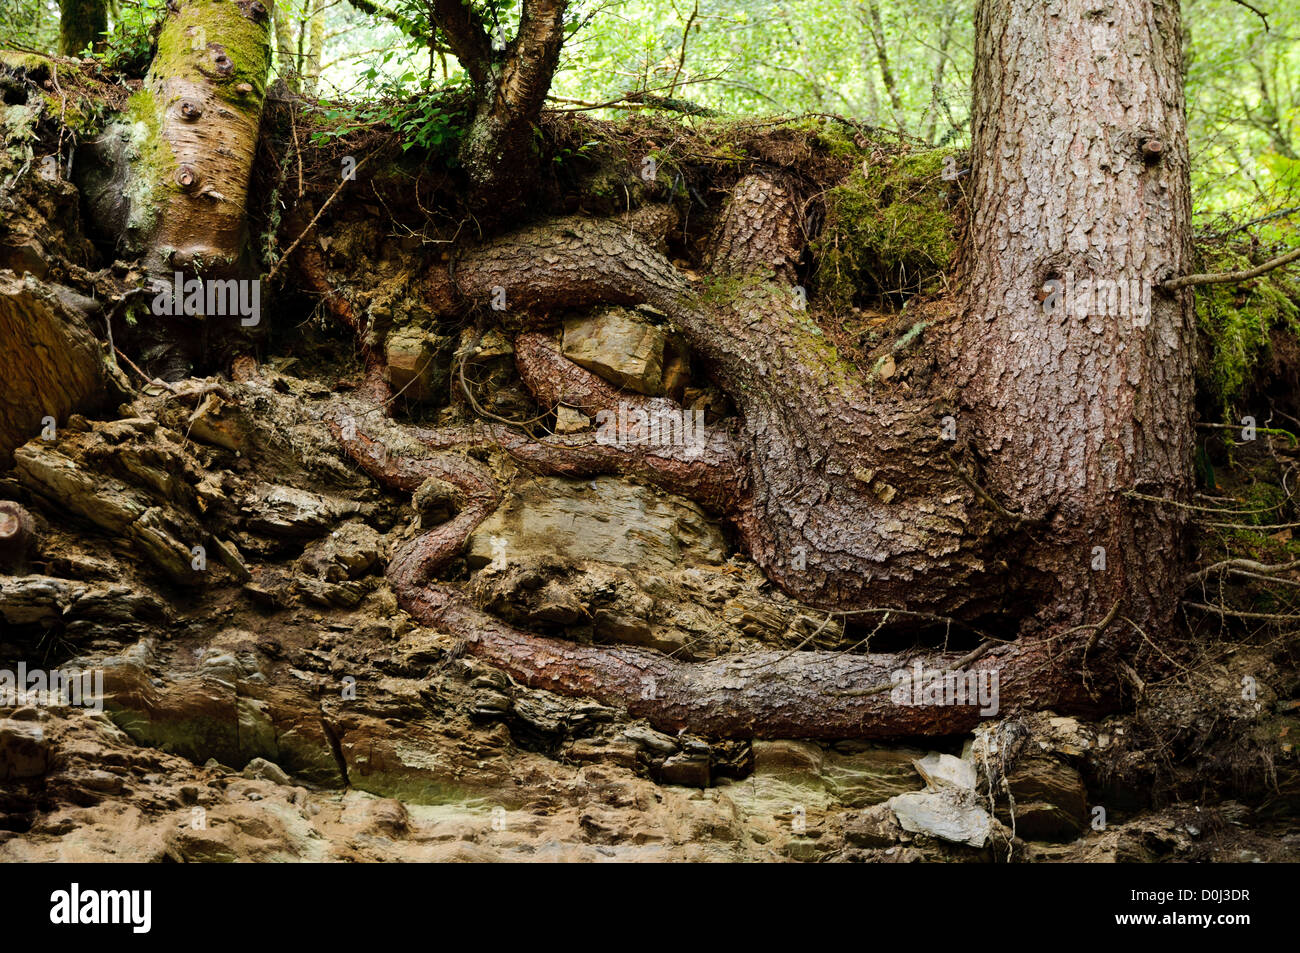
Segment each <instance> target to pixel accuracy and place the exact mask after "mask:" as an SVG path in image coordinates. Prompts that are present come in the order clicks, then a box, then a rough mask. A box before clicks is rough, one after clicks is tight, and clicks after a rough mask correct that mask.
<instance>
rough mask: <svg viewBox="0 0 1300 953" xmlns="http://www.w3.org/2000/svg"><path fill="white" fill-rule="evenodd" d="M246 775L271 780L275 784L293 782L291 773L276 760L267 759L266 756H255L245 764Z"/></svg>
mask: <svg viewBox="0 0 1300 953" xmlns="http://www.w3.org/2000/svg"><path fill="white" fill-rule="evenodd" d="M243 774H244V777H246V778H252V779H261V780H263V781H271V782H273V783H275V784H292V783H293V782H292V781H290V780H289V775H288V774H286V773H285V771H284V769H283V768H282V767H280V766H279V765H278V764H276V763H275V762H274V761H267V760H266V759H265V758H254V759H253V760H251V761H249V762H248V764H247V765H245V766H244V772H243Z"/></svg>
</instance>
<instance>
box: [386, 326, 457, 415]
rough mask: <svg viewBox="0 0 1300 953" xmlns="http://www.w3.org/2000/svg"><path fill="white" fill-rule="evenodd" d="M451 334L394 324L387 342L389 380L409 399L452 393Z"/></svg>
mask: <svg viewBox="0 0 1300 953" xmlns="http://www.w3.org/2000/svg"><path fill="white" fill-rule="evenodd" d="M452 345H453V342H452V340H451V338H448V337H446V336H444V335H441V334H437V333H435V332H433V331H429V330H426V329H424V328H421V327H416V326H411V327H402V328H394V329H393V330H392V331H390V332H389V334H388V337H387V339H386V340H385V342H384V361H385V363H386V365H387V369H386V372H385V373H386V376H387V378H388V383H389V384H390V385H391V386H392V388H393V390H394V391H395V392H400V393H401V395H402V397H403V398H405V399H407V400H412V401H417V402H424V401H429V400H434V399H436V398H443V399H444V400H445V399H446V398H447V396H448V382H449V370H450V366H451V349H452Z"/></svg>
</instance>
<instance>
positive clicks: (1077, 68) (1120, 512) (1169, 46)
mask: <svg viewBox="0 0 1300 953" xmlns="http://www.w3.org/2000/svg"><path fill="white" fill-rule="evenodd" d="M975 64H976V65H975V76H974V89H975V113H974V127H973V142H972V149H971V169H972V173H971V185H970V200H971V208H972V218H971V222H970V231H969V243H968V253H967V254H966V256H965V259H964V262H965V267H964V271H963V274H962V277H961V285H962V286H963V287H964V288H965V289H966V290H967V297H966V313H965V319H964V323H963V327H962V333H961V335H960V337H958V338H957V339H955V341H954V344H955V348H954V354H955V355H956V357H955V359H956V360H957V361H958V362H959V364H960V367H961V374H960V379H959V382H960V385H961V392H962V403H963V408H964V409H963V413H962V414H961V416H960V418H959V434H960V436H961V439H962V440H963V441H966V442H967V445H968V446H969V448H970V449H971V451H973V453H974V454H975V455H976V456H977V457H978V459H979V460H980V461H981V463H982V468H983V472H984V474H985V478H986V480H987V482H988V485H989V488H990V490H991V492H992V493H993V494H994V495H995V496H996V498H997V499H998V500H999V501H1000V502H1001V503H1002V504H1003V505H1004V506H1005V507H1006V508H1007V509H1008V510H1010V511H1015V512H1019V513H1023V514H1024V515H1025V516H1027V517H1029V518H1031V519H1033V520H1035V521H1039V523H1038V525H1037V526H1036V527H1035V528H1034V530H1033V531H1032V532H1030V533H1028V534H1027V535H1026V543H1027V546H1026V549H1025V551H1024V552H1023V555H1022V561H1023V566H1024V571H1025V572H1026V573H1031V574H1033V575H1035V576H1037V578H1038V579H1039V580H1041V581H1042V583H1043V585H1042V586H1041V587H1037V588H1038V589H1039V592H1040V595H1039V596H1038V598H1039V599H1041V600H1042V602H1043V605H1044V609H1045V610H1046V611H1045V613H1044V618H1045V619H1046V620H1048V621H1056V622H1060V621H1062V620H1065V621H1072V622H1075V623H1078V622H1083V621H1086V620H1088V619H1090V618H1091V619H1093V620H1094V621H1095V620H1097V619H1100V618H1102V617H1104V616H1106V614H1107V613H1108V611H1109V610H1110V608H1111V607H1112V606H1114V605H1115V604H1116V603H1117V602H1118V603H1120V605H1121V613H1122V614H1123V616H1124V617H1126V618H1131V619H1132V620H1133V621H1134V622H1135V623H1137V624H1138V625H1140V626H1144V627H1147V630H1148V632H1150V633H1163V632H1166V631H1167V630H1168V626H1169V623H1170V622H1171V620H1172V618H1173V614H1174V611H1175V608H1176V603H1177V600H1176V597H1175V596H1176V593H1177V592H1178V591H1179V580H1180V579H1182V576H1183V570H1184V561H1183V560H1184V556H1185V553H1184V549H1183V541H1182V526H1183V518H1182V517H1183V512H1184V511H1182V510H1180V509H1178V508H1177V507H1175V506H1169V505H1163V504H1153V503H1150V502H1146V501H1143V500H1140V499H1136V498H1134V497H1132V496H1130V495H1128V494H1130V493H1131V492H1137V493H1141V494H1144V495H1146V496H1156V497H1163V498H1168V499H1170V500H1173V501H1176V502H1181V501H1185V500H1186V499H1187V497H1188V494H1189V492H1190V488H1191V450H1192V443H1191V434H1192V428H1191V415H1192V405H1193V396H1194V394H1193V386H1194V385H1193V362H1194V353H1193V349H1194V346H1195V341H1196V335H1195V333H1194V325H1193V314H1192V303H1191V295H1190V294H1189V292H1188V291H1186V290H1182V291H1177V292H1174V293H1172V294H1164V293H1161V292H1159V291H1158V290H1156V286H1157V285H1158V284H1159V283H1160V282H1161V281H1163V280H1165V279H1167V278H1170V277H1172V276H1174V275H1177V274H1181V273H1182V271H1183V270H1184V269H1185V268H1186V266H1187V263H1188V260H1189V244H1190V234H1191V231H1190V219H1191V206H1190V199H1189V184H1188V151H1187V137H1186V129H1185V122H1184V109H1183V92H1182V78H1181V77H1182V72H1181V48H1180V44H1179V13H1178V4H1177V3H1176V2H1174V0H1118V2H1116V3H1111V4H1107V5H1105V6H1098V5H1097V4H1093V3H1087V2H1084V0H1056V2H1053V3H1035V4H1021V3H1013V2H1006V0H986V2H983V3H980V4H979V5H978V10H977V16H976V51H975ZM1099 283H1104V284H1099ZM1103 551H1104V552H1103ZM1103 567H1104V568H1103Z"/></svg>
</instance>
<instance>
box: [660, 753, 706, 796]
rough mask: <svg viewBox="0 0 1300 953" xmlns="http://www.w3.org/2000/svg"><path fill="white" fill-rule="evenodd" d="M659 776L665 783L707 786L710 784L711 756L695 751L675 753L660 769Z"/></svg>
mask: <svg viewBox="0 0 1300 953" xmlns="http://www.w3.org/2000/svg"><path fill="white" fill-rule="evenodd" d="M659 778H660V780H661V781H663V782H664V783H665V784H680V785H683V786H685V787H692V788H707V787H708V786H709V756H708V755H707V754H700V753H699V752H695V751H684V752H682V753H681V754H675V755H673V756H672V757H670V758H668V759H667V760H666V761H664V763H663V767H661V768H660V769H659Z"/></svg>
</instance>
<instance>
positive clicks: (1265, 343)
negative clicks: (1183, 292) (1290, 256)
mask: <svg viewBox="0 0 1300 953" xmlns="http://www.w3.org/2000/svg"><path fill="white" fill-rule="evenodd" d="M1201 258H1202V260H1201V263H1200V266H1199V268H1198V270H1200V271H1206V272H1219V271H1235V270H1237V269H1241V268H1249V267H1251V266H1252V264H1253V262H1251V261H1250V260H1249V259H1248V258H1247V257H1246V256H1245V254H1244V253H1243V252H1242V251H1240V250H1237V249H1232V248H1218V249H1213V250H1209V251H1205V252H1203V253H1202V256H1201ZM1196 322H1197V325H1198V327H1199V329H1200V333H1201V336H1202V344H1203V346H1202V348H1201V359H1200V362H1199V366H1198V373H1197V377H1198V378H1199V380H1198V384H1199V387H1200V389H1201V392H1202V393H1203V394H1204V395H1205V397H1206V399H1207V400H1208V401H1210V402H1211V406H1212V407H1213V409H1214V412H1221V413H1222V414H1223V415H1224V419H1225V420H1226V419H1229V416H1230V415H1231V411H1232V406H1233V404H1234V402H1235V401H1236V400H1237V399H1238V398H1239V397H1241V396H1242V393H1243V392H1244V391H1245V389H1246V387H1247V384H1248V383H1249V380H1250V377H1251V374H1252V372H1253V370H1254V368H1255V366H1256V365H1257V364H1258V363H1259V361H1260V360H1261V359H1262V358H1263V357H1264V356H1266V354H1267V353H1268V349H1269V340H1270V337H1271V335H1272V334H1273V332H1275V331H1286V332H1289V333H1291V334H1297V333H1300V308H1297V307H1296V302H1295V289H1294V288H1289V287H1288V285H1287V280H1286V276H1285V275H1284V274H1283V273H1282V272H1271V273H1269V274H1266V275H1264V276H1262V277H1261V278H1258V279H1256V280H1254V281H1249V282H1244V283H1241V284H1225V285H1205V286H1203V287H1201V288H1198V289H1197V294H1196Z"/></svg>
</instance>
